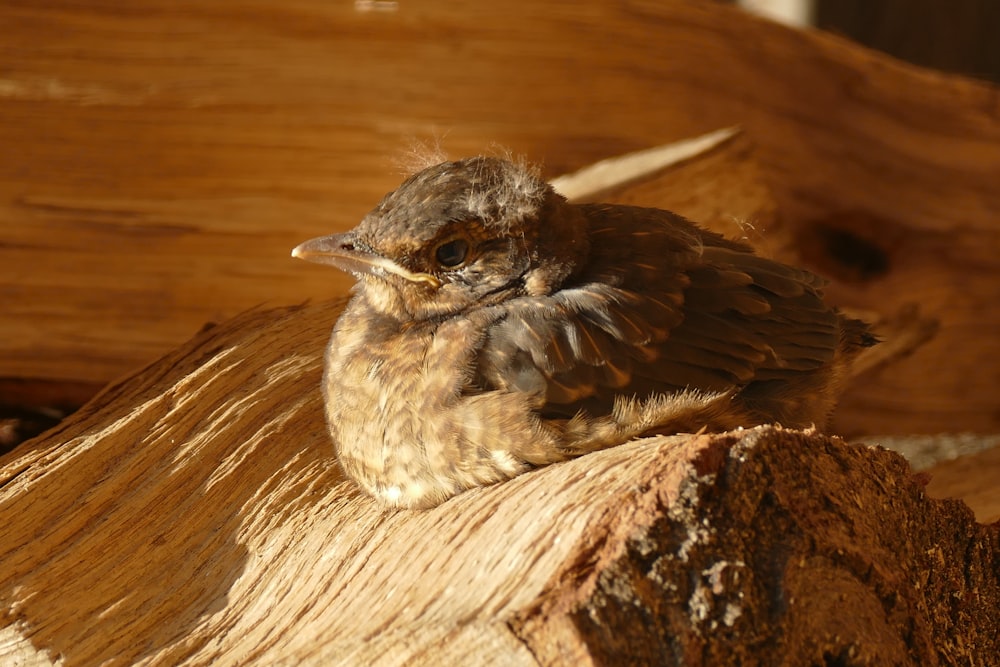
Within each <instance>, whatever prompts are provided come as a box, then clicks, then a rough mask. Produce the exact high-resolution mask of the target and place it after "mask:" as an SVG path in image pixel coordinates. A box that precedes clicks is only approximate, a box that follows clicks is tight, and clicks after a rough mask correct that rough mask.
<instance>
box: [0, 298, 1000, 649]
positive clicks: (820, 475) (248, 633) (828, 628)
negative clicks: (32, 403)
mask: <svg viewBox="0 0 1000 667" xmlns="http://www.w3.org/2000/svg"><path fill="white" fill-rule="evenodd" d="M340 305H341V304H338V303H336V302H332V303H317V304H314V305H310V306H305V307H296V308H287V309H281V310H271V311H255V312H250V313H247V314H244V315H241V316H240V317H237V318H235V319H234V320H231V321H228V322H226V323H225V324H222V325H219V326H218V327H215V328H212V329H209V330H207V331H205V332H203V333H201V334H200V335H199V336H197V337H196V338H195V339H194V340H192V341H191V342H190V343H188V344H186V345H185V346H183V347H181V348H179V349H178V350H176V351H175V352H172V353H171V354H169V355H168V356H166V357H165V358H164V359H162V360H161V361H160V362H158V363H156V364H154V365H153V366H151V367H149V368H147V369H146V370H145V371H143V372H142V373H140V374H138V375H136V376H134V377H132V378H129V379H127V380H124V381H122V382H120V383H116V384H115V385H113V386H111V387H109V388H108V389H107V390H106V391H105V393H104V394H103V395H101V396H100V397H98V398H97V399H95V400H94V401H93V402H92V403H90V404H89V405H88V406H87V407H86V408H84V409H83V410H81V411H80V412H78V413H77V414H75V415H73V416H72V417H70V418H69V419H68V420H66V421H65V422H64V423H63V424H62V425H61V426H60V427H58V428H57V429H56V430H54V431H52V432H50V433H49V434H47V435H46V436H44V437H43V438H41V439H38V440H35V441H32V442H30V443H26V444H25V445H24V446H22V447H21V448H20V449H18V450H15V451H14V452H12V453H10V454H8V455H7V456H5V457H0V562H2V563H3V568H0V626H2V627H3V630H2V632H0V663H3V664H9V663H10V662H11V661H13V660H14V659H18V660H24V661H25V662H29V661H30V663H31V664H48V663H49V662H50V660H55V659H60V660H62V661H63V664H65V665H89V664H104V663H107V662H112V663H115V664H133V663H143V664H156V665H177V664H185V665H209V664H211V665H235V664H239V665H252V664H259V665H275V664H323V665H360V664H364V665H403V664H405V665H441V664H444V665H466V664H497V665H567V664H580V663H581V661H582V662H583V663H584V664H607V663H608V661H613V662H616V663H617V664H621V661H623V660H624V661H626V662H627V661H639V662H643V661H645V663H646V664H648V663H649V662H658V663H663V662H670V661H671V660H676V661H679V662H682V663H683V664H706V665H708V664H735V662H739V663H740V664H744V665H755V664H762V665H764V664H778V663H781V661H782V660H785V661H787V664H817V663H821V662H822V661H823V660H824V659H825V658H824V656H831V655H832V656H837V655H848V654H849V655H854V656H857V658H858V660H860V661H861V662H862V663H864V664H894V663H895V664H918V663H922V664H928V663H929V662H933V661H934V660H940V661H941V662H942V663H943V664H982V662H983V660H984V659H985V658H984V656H988V655H995V654H996V651H998V650H1000V646H998V639H997V638H998V637H1000V634H998V630H1000V619H998V615H997V613H996V609H997V608H998V605H1000V582H998V580H997V573H996V572H995V570H994V569H993V567H992V564H993V563H994V562H995V559H996V557H997V554H996V547H997V539H996V538H997V535H996V527H995V526H994V527H986V526H981V525H977V524H975V522H974V520H973V517H972V514H971V512H969V510H968V508H967V507H965V506H964V505H962V504H961V503H955V502H937V501H930V500H928V499H927V498H926V497H925V495H924V491H923V488H922V486H921V482H920V479H919V478H915V477H913V476H912V475H911V473H910V472H909V470H908V467H907V465H906V463H905V461H903V459H902V458H900V457H899V456H897V455H895V454H892V453H890V452H887V451H884V450H877V449H867V448H855V447H851V446H849V445H846V444H844V443H842V442H840V441H836V440H830V439H828V438H825V437H823V436H820V435H818V434H808V433H801V432H793V431H781V430H780V429H777V428H774V427H765V428H760V429H754V430H751V431H745V432H734V433H732V434H727V435H720V436H708V435H702V436H684V435H680V436H674V437H672V438H657V439H649V440H644V441H638V442H634V443H630V444H628V445H624V446H621V447H616V448H613V449H610V450H606V451H603V452H599V453H597V454H594V455H589V456H586V457H583V458H580V459H576V460H574V461H571V462H568V463H566V464H561V465H554V466H550V467H547V468H544V469H541V470H538V471H535V472H532V473H529V474H525V475H522V476H520V477H518V478H516V479H514V480H512V481H511V482H508V483H504V484H500V485H497V486H494V487H491V488H486V489H478V490H475V491H471V492H468V493H465V494H461V495H460V496H458V497H456V498H455V499H453V500H452V501H449V502H447V503H445V504H444V505H442V506H439V507H437V508H435V509H433V510H428V511H402V512H392V511H384V510H381V509H380V508H379V507H378V506H377V505H375V504H374V503H373V501H372V500H371V499H369V498H367V497H365V496H362V495H360V494H359V492H358V491H357V490H356V488H355V487H354V486H353V485H352V484H350V483H348V482H347V481H345V480H344V479H343V478H342V476H341V474H340V472H339V469H338V468H337V466H336V463H335V461H334V460H333V458H332V447H331V446H330V444H329V442H328V436H327V432H326V428H325V425H324V423H323V415H322V408H321V404H320V401H319V399H318V396H317V393H316V387H317V386H318V384H319V379H320V373H321V364H322V362H321V356H322V355H321V350H322V347H323V342H324V340H325V339H326V337H327V334H328V331H329V328H330V326H331V324H332V322H333V320H334V319H335V318H336V316H337V314H338V312H339V308H340ZM899 526H907V529H906V530H898V529H897V528H898V527H899ZM779 591H780V592H781V593H780V594H779V595H775V593H777V592H779ZM588 661H589V662H588ZM734 661H735V662H734Z"/></svg>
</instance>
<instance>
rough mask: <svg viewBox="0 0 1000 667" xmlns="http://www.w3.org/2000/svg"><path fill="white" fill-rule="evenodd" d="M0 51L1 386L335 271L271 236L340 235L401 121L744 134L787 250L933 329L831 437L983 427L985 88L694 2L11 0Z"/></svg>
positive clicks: (994, 202)
mask: <svg viewBox="0 0 1000 667" xmlns="http://www.w3.org/2000/svg"><path fill="white" fill-rule="evenodd" d="M375 9H380V10H385V11H375ZM52 35H59V36H60V38H59V39H57V40H53V39H51V38H50V37H51V36H52ZM0 44H4V45H5V46H6V51H5V54H6V58H5V60H4V70H3V73H2V74H0V99H2V100H3V104H0V143H2V145H3V146H4V158H3V159H0V220H3V221H4V222H3V225H4V243H3V244H0V290H2V291H3V294H4V312H5V315H6V317H4V318H3V319H2V320H0V377H4V378H14V379H28V380H36V379H41V380H54V381H58V382H63V381H74V382H79V383H91V386H92V387H93V386H96V385H99V384H103V383H104V382H107V381H109V380H110V379H112V378H114V377H118V376H119V375H120V374H122V373H125V372H128V371H129V370H131V369H133V368H135V367H136V366H137V365H141V364H144V363H148V362H149V361H151V360H152V359H154V358H156V357H157V356H158V355H160V354H163V353H164V352H166V351H167V350H169V349H171V348H172V347H174V346H175V345H176V344H178V343H180V342H181V341H183V340H184V339H186V338H187V337H188V336H190V335H191V334H192V333H193V332H194V331H196V330H197V329H198V328H200V327H201V326H202V324H203V323H204V322H206V321H221V320H224V319H226V318H228V317H231V316H232V315H234V314H236V313H238V312H241V311H243V310H245V309H246V308H249V307H252V306H254V305H256V304H259V303H262V302H267V303H272V304H287V303H297V302H299V301H301V300H302V299H305V298H308V297H313V298H326V297H328V296H329V295H330V294H331V293H332V292H334V291H339V290H343V289H346V287H347V281H345V280H343V279H340V278H338V277H336V276H333V275H331V274H330V272H328V271H322V270H320V269H316V270H314V271H313V270H310V269H308V268H303V267H302V266H300V265H297V264H296V263H294V262H292V261H291V260H290V259H289V258H288V257H287V253H288V249H289V248H291V247H292V246H294V245H295V244H296V243H297V242H299V241H301V240H303V239H306V238H310V237H313V236H316V235H319V234H321V233H326V232H331V231H335V230H337V229H346V228H348V227H351V226H353V224H354V223H355V221H356V220H357V219H358V218H359V217H360V216H361V215H362V214H363V213H364V212H365V211H367V210H368V209H369V208H370V207H371V206H372V204H373V203H374V202H376V201H377V199H378V198H379V197H380V196H381V195H382V194H383V193H384V192H386V191H388V190H390V189H391V188H393V187H394V186H395V185H396V184H397V183H398V181H399V174H398V173H396V170H395V169H394V168H393V167H392V165H393V163H394V162H395V161H397V160H398V159H399V158H400V157H402V156H401V153H404V151H405V149H404V147H405V146H406V145H407V144H409V143H410V141H411V140H412V139H413V138H417V139H430V140H432V141H433V140H434V139H435V138H440V137H444V138H443V139H442V140H441V141H442V143H443V145H444V146H445V147H446V148H447V149H448V150H449V152H451V153H453V154H454V155H456V156H459V155H467V154H471V153H479V152H482V151H484V150H485V149H486V148H487V147H488V146H490V145H491V144H495V143H499V144H501V145H504V146H507V147H509V148H510V149H511V150H513V151H514V152H516V153H522V154H525V155H527V156H529V157H530V158H531V159H533V160H535V161H539V162H543V163H544V165H545V169H546V173H547V174H548V175H554V174H559V173H564V172H566V171H569V170H572V169H576V168H579V167H581V166H583V165H586V164H590V163H592V162H594V161H595V160H598V159H603V158H605V157H607V156H611V155H618V154H621V153H625V152H628V151H632V150H637V149H641V148H646V147H649V146H656V145H660V144H663V143H667V142H670V141H674V140H676V139H678V138H680V137H689V136H696V135H699V134H702V133H705V132H709V131H712V130H715V129H717V128H719V127H728V126H732V125H740V126H742V127H743V128H744V129H745V131H746V133H747V135H748V136H749V137H750V139H751V141H752V142H753V143H754V144H755V145H756V146H757V147H758V150H759V158H760V171H761V174H762V177H763V181H764V182H765V183H767V184H768V185H769V186H770V187H771V188H772V190H773V192H774V196H775V199H776V203H777V208H776V210H777V211H779V212H780V215H778V216H777V217H776V218H775V220H774V222H773V223H772V224H769V225H768V226H767V227H766V228H763V227H761V228H759V229H760V232H761V233H762V234H763V235H765V236H766V237H767V238H768V239H769V241H770V242H772V243H773V244H774V247H775V248H776V249H777V250H778V251H779V256H780V257H781V258H783V259H790V260H802V261H803V262H805V263H806V264H808V265H809V266H811V267H812V268H817V269H820V270H822V271H823V272H824V273H826V274H827V275H830V276H831V277H833V278H836V279H837V281H838V282H837V284H835V285H834V286H833V287H832V288H831V294H832V295H833V297H834V298H835V300H836V301H837V302H839V303H841V304H842V305H846V306H851V307H855V308H862V309H865V310H869V311H874V312H885V311H889V312H896V311H898V309H899V308H901V307H902V306H903V305H905V304H907V303H918V304H920V305H921V307H922V312H923V313H924V314H925V315H926V316H928V317H931V318H933V319H936V320H938V321H940V322H941V328H940V333H939V335H938V336H937V338H935V340H934V341H932V342H931V343H930V344H929V345H928V346H926V347H925V348H923V349H922V350H921V351H920V352H919V353H918V354H916V355H915V356H914V357H912V358H911V359H909V360H907V361H905V362H904V363H902V364H900V365H899V366H898V367H897V368H895V369H894V370H893V372H892V373H876V374H875V375H873V377H871V378H868V381H867V382H866V383H864V385H862V386H858V387H856V388H855V390H854V391H853V392H852V394H851V396H849V397H848V398H847V399H846V400H845V402H844V404H843V406H842V409H841V411H840V412H839V414H838V415H837V417H836V426H837V428H838V430H840V431H842V432H848V431H850V432H866V433H907V432H913V433H934V432H939V431H951V430H954V429H955V424H961V425H962V428H963V429H968V430H971V431H978V432H997V431H998V430H1000V413H998V412H997V410H996V391H995V382H994V378H995V377H996V376H997V374H998V373H1000V347H998V346H1000V339H998V338H997V337H996V336H991V335H984V334H983V332H991V331H995V330H997V329H998V325H1000V319H998V318H1000V314H998V312H997V310H996V309H995V308H991V307H990V305H991V304H993V303H995V302H996V301H997V297H998V296H1000V292H998V284H1000V283H998V281H997V279H996V276H997V271H998V260H997V257H1000V252H998V249H1000V230H998V226H997V223H996V217H997V216H996V212H997V211H998V210H1000V190H998V189H997V187H996V183H997V182H998V180H1000V113H998V105H997V99H998V96H997V88H996V87H995V86H991V85H989V84H984V83H979V82H974V81H970V80H965V79H961V78H958V77H950V76H944V75H941V74H938V73H935V72H930V71H926V70H922V69H919V68H916V67H912V66H908V65H905V64H902V63H899V62H896V61H894V60H892V59H890V58H888V57H885V56H881V55H879V54H875V53H873V52H870V51H867V50H864V49H861V48H858V47H856V46H854V45H851V44H850V43H848V42H846V41H844V40H841V39H837V38H835V37H832V36H829V35H824V34H822V33H819V32H801V31H795V30H791V29H788V28H785V27H783V26H779V25H775V24H772V23H769V22H767V21H763V20H758V19H755V18H753V17H750V16H747V15H744V14H742V13H740V12H738V11H736V10H734V9H732V8H730V7H725V6H721V5H720V4H719V3H706V2H701V3H696V2H680V1H666V2H660V1H657V2H649V1H647V0H631V1H629V2H611V1H610V0H598V1H596V2H590V3H587V4H586V5H580V4H579V3H577V4H574V5H572V6H570V5H566V6H562V5H553V4H550V3H535V2H528V1H527V0H514V2H512V3H510V2H509V3H505V4H503V5H502V6H501V5H499V4H486V5H481V6H476V7H463V8H461V9H458V8H456V7H455V5H454V4H453V3H449V2H443V1H441V0H434V1H428V2H423V3H420V5H419V7H417V6H416V5H410V4H407V3H376V2H359V3H353V4H352V3H329V2H324V1H321V0H302V1H300V2H296V3H293V4H288V3H266V2H265V3H254V4H253V5H250V6H241V7H239V8H236V7H226V6H222V5H218V4H217V3H209V4H206V3H204V2H200V1H197V2H196V1H194V0H172V1H171V2H164V1H163V0H138V1H137V2H133V3H131V4H130V5H129V9H127V10H126V9H123V8H122V7H121V5H120V3H115V2H109V1H108V0H95V1H94V2H88V3H85V4H79V3H75V4H74V3H41V4H38V3H36V4H31V3H13V4H11V3H6V4H4V5H3V6H2V7H0ZM372 45H379V46H378V47H376V48H373V46H372ZM663 203H664V204H665V205H667V204H671V202H663ZM23 386H24V385H23V384H18V385H16V386H15V387H14V388H9V387H8V388H7V390H6V392H5V393H6V396H7V399H8V401H17V400H19V399H21V398H23V394H22V393H21V391H20V390H21V388H23ZM3 389H4V387H2V386H0V393H4V392H3Z"/></svg>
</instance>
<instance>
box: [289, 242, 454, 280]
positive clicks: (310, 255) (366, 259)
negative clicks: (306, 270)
mask: <svg viewBox="0 0 1000 667" xmlns="http://www.w3.org/2000/svg"><path fill="white" fill-rule="evenodd" d="M292 257H298V258H299V259H304V260H306V261H307V262H315V263H317V264H329V265H330V266H333V267H336V268H338V269H340V270H341V271H345V272H347V273H351V274H354V275H356V276H357V275H360V274H365V273H367V274H370V275H376V276H377V275H380V274H384V273H386V272H387V273H392V274H395V275H397V276H399V277H401V278H405V279H406V280H409V281H411V282H415V283H427V284H429V285H431V286H432V287H440V286H441V281H440V280H438V279H437V277H436V276H432V275H431V274H429V273H415V272H413V271H410V270H409V269H406V268H404V267H402V266H400V265H399V264H397V263H396V262H394V261H392V260H391V259H387V258H385V257H382V256H381V255H376V254H375V253H371V252H367V251H365V250H361V249H359V248H358V247H357V246H356V245H355V235H354V232H345V233H343V234H331V235H330V236H321V237H319V238H315V239H310V240H308V241H306V242H305V243H300V244H299V245H297V246H295V248H294V249H292Z"/></svg>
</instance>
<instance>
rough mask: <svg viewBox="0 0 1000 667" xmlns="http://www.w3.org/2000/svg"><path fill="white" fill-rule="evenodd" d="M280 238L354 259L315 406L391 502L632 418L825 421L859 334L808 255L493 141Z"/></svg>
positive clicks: (435, 498) (600, 442) (632, 428)
mask: <svg viewBox="0 0 1000 667" xmlns="http://www.w3.org/2000/svg"><path fill="white" fill-rule="evenodd" d="M292 255H293V256H295V257H300V258H302V259H306V260H309V261H313V262H319V263H323V264H331V265H333V266H335V267H337V268H339V269H341V270H343V271H347V272H350V273H351V274H353V275H354V276H355V277H356V278H357V281H358V282H357V284H356V286H355V288H354V297H353V298H352V299H351V301H350V303H349V304H348V305H347V307H346V309H345V310H344V312H343V314H342V315H341V317H340V319H339V320H338V321H337V324H336V326H335V327H334V330H333V335H332V337H331V339H330V344H329V348H328V350H327V353H326V371H325V376H324V380H323V393H324V399H325V403H326V415H327V421H328V424H329V428H330V432H331V435H332V437H333V441H334V444H335V448H336V451H337V455H338V458H339V460H340V463H341V466H342V467H343V469H344V471H345V472H346V473H347V475H348V476H350V477H351V478H353V479H354V480H356V481H357V483H358V484H359V485H360V486H361V487H362V488H363V489H364V490H365V491H367V492H368V493H370V494H371V495H373V496H374V497H375V498H377V499H378V500H380V501H381V502H382V503H384V504H386V505H389V506H394V507H411V508H424V507H431V506H434V505H437V504H438V503H440V502H442V501H444V500H445V499H447V498H449V497H451V496H453V495H455V494H457V493H460V492H462V491H464V490H466V489H469V488H472V487H476V486H482V485H486V484H492V483H494V482H499V481H501V480H506V479H509V478H511V477H513V476H515V475H518V474H520V473H523V472H525V471H527V470H530V469H532V468H534V467H537V466H541V465H545V464H549V463H553V462H556V461H562V460H565V459H568V458H571V457H575V456H579V455H581V454H584V453H587V452H591V451H594V450H598V449H603V448H606V447H611V446H614V445H618V444H621V443H624V442H626V441H628V440H630V439H633V438H635V437H638V436H641V435H645V434H652V433H678V432H694V431H698V430H699V429H702V428H707V429H709V430H729V429H732V428H735V427H738V426H751V425H756V424H761V423H768V422H780V423H781V424H783V425H785V426H789V427H807V426H810V425H812V424H816V425H822V423H823V422H824V421H825V420H826V418H827V416H828V414H829V413H830V411H831V409H832V407H833V405H834V402H835V400H836V397H837V394H838V393H839V389H840V385H841V384H842V380H843V377H844V374H845V370H846V366H847V364H848V363H849V361H850V358H851V357H852V356H853V355H854V354H855V353H856V352H857V351H859V350H860V349H861V348H863V347H866V346H868V345H871V344H873V343H874V342H875V339H874V337H873V336H872V335H871V334H870V333H869V331H868V327H867V325H866V324H864V323H863V322H861V321H859V320H853V319H849V318H846V317H844V316H842V315H841V314H839V313H838V312H837V311H836V310H835V309H833V308H831V307H829V306H827V305H826V304H825V303H824V302H823V297H822V291H821V290H822V285H823V281H822V280H821V279H820V278H818V277H817V276H815V275H813V274H811V273H809V272H807V271H804V270H801V269H797V268H793V267H791V266H787V265H785V264H780V263H778V262H774V261H771V260H768V259H764V258H762V257H759V256H757V255H755V254H754V253H753V251H752V250H751V249H750V248H749V247H748V246H746V245H743V244H741V243H737V242H734V241H729V240H726V239H724V238H723V237H722V236H720V235H718V234H715V233H713V232H710V231H706V230H704V229H701V228H699V227H697V226H696V225H694V224H692V223H690V222H688V221H687V220H685V219H684V218H682V217H680V216H678V215H675V214H673V213H670V212H668V211H662V210H657V209H649V208H637V207H632V206H617V205H609V204H570V203H568V202H567V201H566V200H565V199H564V198H563V197H561V196H560V195H559V194H557V193H556V192H555V191H554V190H553V189H552V188H551V187H550V186H549V185H548V184H547V183H545V182H544V181H543V180H541V179H540V178H539V177H538V175H537V174H536V173H535V172H534V171H533V170H532V169H531V168H529V167H527V166H525V165H522V164H515V163H513V162H510V161H507V160H502V159H498V158H492V157H474V158H469V159H465V160H460V161H457V162H445V163H442V164H439V165H436V166H433V167H430V168H427V169H425V170H423V171H421V172H419V173H417V174H415V175H413V176H411V177H410V178H409V179H407V180H406V181H405V182H404V183H403V184H402V185H401V186H400V187H399V188H398V189H397V190H395V191H393V192H391V193H389V194H388V195H386V196H385V198H383V199H382V201H381V202H380V203H379V205H378V206H377V207H376V208H375V209H374V210H373V211H371V212H370V213H369V214H368V215H366V216H365V217H364V219H363V220H362V221H361V223H360V224H359V225H358V226H357V227H356V228H354V229H353V230H352V231H349V232H347V233H343V234H335V235H332V236H325V237H322V238H317V239H313V240H311V241H306V242H305V243H303V244H301V245H300V246H298V247H297V248H295V249H294V250H293V251H292Z"/></svg>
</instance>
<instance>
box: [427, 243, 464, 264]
mask: <svg viewBox="0 0 1000 667" xmlns="http://www.w3.org/2000/svg"><path fill="white" fill-rule="evenodd" d="M468 256H469V242H468V241H466V240H465V239H454V240H452V241H448V242H447V243H442V244H441V245H439V246H438V249H437V250H436V251H435V252H434V257H435V258H436V259H437V261H438V263H439V264H441V266H443V267H445V268H448V269H453V268H455V267H456V266H458V265H459V264H461V263H462V262H464V261H465V259H466V257H468Z"/></svg>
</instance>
